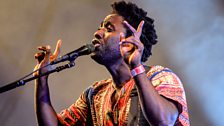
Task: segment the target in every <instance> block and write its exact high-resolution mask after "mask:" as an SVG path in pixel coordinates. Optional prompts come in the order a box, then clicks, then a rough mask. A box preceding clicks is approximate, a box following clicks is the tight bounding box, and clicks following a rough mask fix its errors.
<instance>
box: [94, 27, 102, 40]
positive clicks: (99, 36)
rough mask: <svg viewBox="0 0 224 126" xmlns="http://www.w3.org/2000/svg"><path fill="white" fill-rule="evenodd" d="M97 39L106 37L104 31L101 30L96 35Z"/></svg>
mask: <svg viewBox="0 0 224 126" xmlns="http://www.w3.org/2000/svg"><path fill="white" fill-rule="evenodd" d="M94 36H95V38H97V39H102V38H103V37H104V29H103V28H100V29H98V30H97V31H96V32H95V33H94Z"/></svg>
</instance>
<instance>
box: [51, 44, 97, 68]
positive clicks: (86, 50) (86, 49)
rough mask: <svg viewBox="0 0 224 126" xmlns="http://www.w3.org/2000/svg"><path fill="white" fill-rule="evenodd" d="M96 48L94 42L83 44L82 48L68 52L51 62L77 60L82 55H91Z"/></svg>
mask: <svg viewBox="0 0 224 126" xmlns="http://www.w3.org/2000/svg"><path fill="white" fill-rule="evenodd" d="M94 50H95V46H94V45H93V44H86V45H84V46H81V47H80V48H78V49H76V50H74V51H72V52H70V53H67V54H65V55H63V56H60V57H59V58H57V59H55V60H54V61H52V62H51V63H50V64H51V65H53V64H57V63H60V62H64V61H67V60H69V61H72V60H75V59H76V58H77V57H79V56H82V55H89V54H91V53H92V52H93V51H94Z"/></svg>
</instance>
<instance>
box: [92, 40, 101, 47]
mask: <svg viewBox="0 0 224 126" xmlns="http://www.w3.org/2000/svg"><path fill="white" fill-rule="evenodd" d="M92 43H93V45H94V46H95V47H99V46H100V41H99V40H97V39H94V40H93V41H92Z"/></svg>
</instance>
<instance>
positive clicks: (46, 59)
mask: <svg viewBox="0 0 224 126" xmlns="http://www.w3.org/2000/svg"><path fill="white" fill-rule="evenodd" d="M45 52H46V53H45V56H44V59H43V61H42V63H49V61H50V54H51V47H50V46H49V45H47V46H46V50H45Z"/></svg>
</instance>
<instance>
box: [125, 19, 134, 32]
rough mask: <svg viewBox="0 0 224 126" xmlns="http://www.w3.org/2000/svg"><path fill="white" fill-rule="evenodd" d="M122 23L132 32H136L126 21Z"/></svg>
mask: <svg viewBox="0 0 224 126" xmlns="http://www.w3.org/2000/svg"><path fill="white" fill-rule="evenodd" d="M124 24H125V25H126V26H128V28H129V29H130V30H131V31H132V32H133V33H135V32H136V30H135V28H133V27H132V26H131V25H130V24H129V23H128V22H127V21H124Z"/></svg>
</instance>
